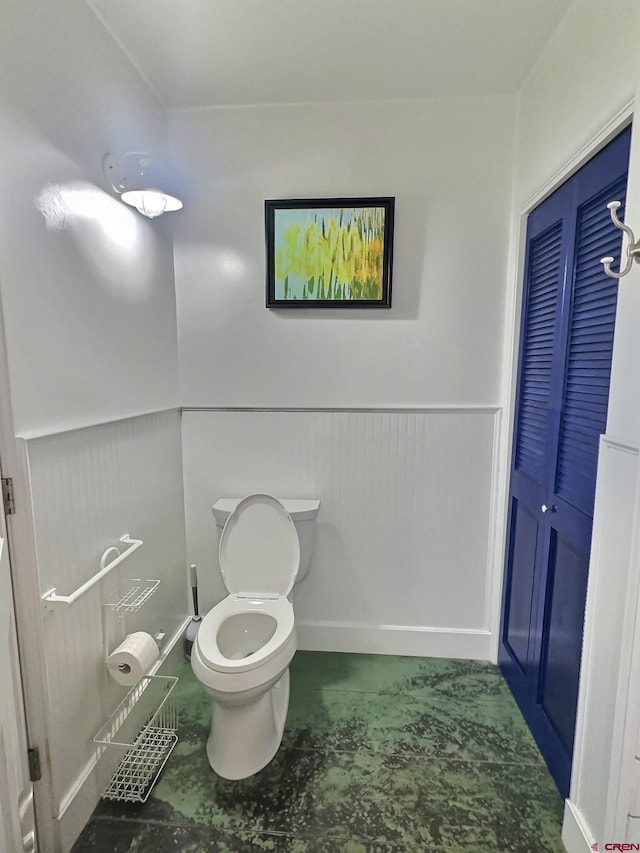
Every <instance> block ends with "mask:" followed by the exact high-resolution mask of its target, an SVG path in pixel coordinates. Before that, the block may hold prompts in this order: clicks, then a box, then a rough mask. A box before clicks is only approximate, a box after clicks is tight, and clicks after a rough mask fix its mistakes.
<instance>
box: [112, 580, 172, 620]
mask: <svg viewBox="0 0 640 853" xmlns="http://www.w3.org/2000/svg"><path fill="white" fill-rule="evenodd" d="M159 585H160V581H159V580H154V579H151V578H149V579H147V580H142V579H141V578H129V580H127V581H125V582H124V583H122V584H120V586H119V587H118V588H117V589H116V590H114V592H113V593H112V594H111V595H110V596H109V598H110V600H109V601H105V602H103V604H104V606H105V607H107V608H109V610H112V611H113V612H114V613H117V614H118V615H124V614H125V613H134V612H136V611H137V610H140V608H141V607H143V606H144V605H145V604H146V603H147V601H148V600H149V599H150V598H151V596H152V595H153V593H154V592H155V591H156V589H157V588H158V587H159Z"/></svg>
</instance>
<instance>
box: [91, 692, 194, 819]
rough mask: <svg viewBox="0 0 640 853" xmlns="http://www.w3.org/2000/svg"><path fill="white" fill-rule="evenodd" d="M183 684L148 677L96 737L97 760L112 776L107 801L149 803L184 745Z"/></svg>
mask: <svg viewBox="0 0 640 853" xmlns="http://www.w3.org/2000/svg"><path fill="white" fill-rule="evenodd" d="M177 681H178V679H177V678H175V677H172V676H165V675H145V676H144V677H143V678H142V679H141V680H140V681H139V682H138V684H136V685H135V687H133V688H132V689H131V690H130V691H129V693H128V694H127V695H126V696H125V698H124V699H123V700H122V702H121V703H120V704H119V705H118V707H117V708H116V710H115V711H114V712H113V714H112V715H111V716H110V717H109V719H108V720H107V722H106V723H105V725H104V726H103V727H102V728H101V729H100V731H99V732H98V734H97V735H96V736H95V737H94V741H95V743H96V744H97V749H96V754H97V758H98V759H100V760H101V762H102V763H103V764H106V765H107V768H108V769H109V770H110V769H111V767H112V766H113V765H114V764H115V762H116V760H117V759H119V763H118V765H117V768H116V770H115V772H114V773H113V775H112V776H111V778H110V780H109V781H108V782H107V784H106V787H105V789H104V792H103V794H102V797H103V799H107V800H120V801H124V802H129V803H144V802H146V800H147V797H148V796H149V793H150V792H151V789H152V788H153V786H154V784H155V782H156V780H157V778H158V776H159V775H160V772H161V770H162V768H163V767H164V765H165V764H166V762H167V759H168V758H169V755H170V754H171V751H172V749H173V748H174V746H175V745H176V743H177V741H178V735H177V734H176V728H177V712H176V707H175V703H174V700H173V696H172V695H171V694H172V691H173V688H174V687H175V685H176V683H177Z"/></svg>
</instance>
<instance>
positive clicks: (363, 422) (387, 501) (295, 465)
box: [183, 408, 498, 658]
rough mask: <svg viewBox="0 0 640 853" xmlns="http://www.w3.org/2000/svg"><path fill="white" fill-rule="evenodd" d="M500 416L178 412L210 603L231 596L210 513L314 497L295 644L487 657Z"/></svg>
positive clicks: (192, 526)
mask: <svg viewBox="0 0 640 853" xmlns="http://www.w3.org/2000/svg"><path fill="white" fill-rule="evenodd" d="M497 423H498V414H497V412H496V410H495V409H492V408H482V409H430V410H405V411H322V410H320V411H277V410H274V411H264V410H259V411H254V410H225V411H221V410H186V411H184V412H183V461H184V475H185V502H186V527H187V550H188V559H189V561H190V562H195V563H196V564H197V566H198V576H199V579H200V589H201V596H200V597H201V602H202V605H203V607H204V608H205V609H207V608H209V607H210V606H212V605H213V604H214V603H216V602H217V601H219V600H220V599H222V598H223V597H224V596H225V595H226V591H225V589H224V586H223V584H222V581H221V579H220V574H219V569H218V560H217V543H218V540H217V534H216V529H215V524H214V520H213V516H212V513H211V505H212V504H213V503H214V501H215V500H216V499H217V498H218V497H235V496H243V495H245V494H248V493H250V492H258V491H264V492H268V493H271V494H274V495H276V496H277V497H292V498H295V497H309V498H319V499H320V500H321V502H322V503H321V508H320V513H319V516H318V522H317V540H316V548H315V553H314V557H313V562H312V566H311V570H310V573H309V576H308V578H307V579H306V580H305V581H304V582H303V583H302V584H301V585H300V586H299V587H297V588H296V589H295V592H294V603H295V608H296V619H297V625H298V638H299V645H300V647H301V648H309V649H336V650H342V651H363V652H364V651H368V652H389V653H395V654H425V655H449V654H452V655H455V656H457V657H477V658H487V657H489V655H490V642H489V640H490V632H489V630H488V624H489V621H488V614H487V590H488V589H490V588H491V583H490V582H489V581H490V580H491V578H490V575H491V573H493V572H494V571H495V570H496V569H495V566H494V562H495V558H494V555H493V551H494V549H493V541H492V530H491V527H492V524H493V513H492V502H493V488H494V479H495V471H494V467H495V462H494V442H495V438H496V435H495V433H496V430H497Z"/></svg>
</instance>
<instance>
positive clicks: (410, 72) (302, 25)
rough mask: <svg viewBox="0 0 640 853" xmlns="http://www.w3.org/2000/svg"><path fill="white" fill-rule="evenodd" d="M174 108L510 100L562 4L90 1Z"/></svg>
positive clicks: (553, 0)
mask: <svg viewBox="0 0 640 853" xmlns="http://www.w3.org/2000/svg"><path fill="white" fill-rule="evenodd" d="M87 2H88V3H89V5H90V6H91V7H92V8H93V9H94V10H95V12H96V13H97V15H98V16H99V18H100V19H101V20H102V22H103V23H104V24H105V26H106V27H107V28H108V29H109V30H110V32H111V33H112V34H113V36H114V37H115V39H116V40H117V41H118V42H119V44H120V45H121V47H122V48H123V49H124V50H125V52H126V53H127V54H128V56H129V57H130V58H131V60H132V61H133V63H134V64H135V65H136V66H137V68H138V69H139V71H140V72H141V73H142V75H143V76H144V77H145V79H146V80H147V81H148V83H149V84H150V85H151V86H152V88H153V89H154V90H155V91H156V93H157V94H158V96H159V97H160V99H161V100H162V101H163V102H164V103H165V104H166V105H167V106H168V107H171V108H181V107H203V106H214V105H221V104H260V103H300V102H307V101H350V100H375V99H387V98H392V99H395V98H423V97H434V96H449V95H480V94H492V93H506V92H515V91H517V89H518V88H519V87H520V86H521V85H522V83H523V81H524V80H525V78H526V76H527V74H528V72H529V70H530V69H531V67H532V66H533V64H534V62H535V60H536V59H537V57H538V56H539V54H540V52H541V50H542V48H543V47H544V44H545V43H546V41H547V40H548V38H549V36H550V35H551V33H552V32H553V30H554V29H555V27H556V26H557V24H558V21H559V20H560V18H561V17H562V15H563V14H564V12H565V10H566V8H567V6H568V5H569V2H570V0H87Z"/></svg>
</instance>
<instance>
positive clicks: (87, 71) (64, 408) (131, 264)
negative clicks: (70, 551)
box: [0, 0, 178, 434]
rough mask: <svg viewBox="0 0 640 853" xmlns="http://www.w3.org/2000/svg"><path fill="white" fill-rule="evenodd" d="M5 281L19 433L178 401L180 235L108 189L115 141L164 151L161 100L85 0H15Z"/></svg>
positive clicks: (1, 235)
mask: <svg viewBox="0 0 640 853" xmlns="http://www.w3.org/2000/svg"><path fill="white" fill-rule="evenodd" d="M0 105H1V106H0V163H1V164H2V165H1V166H0V287H1V294H2V302H3V310H4V319H5V325H6V336H7V347H8V359H9V369H10V380H11V390H12V402H13V413H14V419H15V426H16V431H17V432H19V433H20V434H27V433H29V434H31V433H36V432H43V431H45V432H46V431H47V430H50V429H53V430H55V429H59V428H62V427H68V426H74V425H79V424H81V425H83V424H85V423H95V422H99V421H102V420H107V419H109V418H116V417H121V416H124V415H130V414H133V413H139V412H146V411H150V410H155V409H162V408H167V407H171V406H175V405H176V404H177V397H178V392H177V355H176V328H175V299H174V290H173V267H172V254H171V240H170V232H169V231H168V228H170V226H167V224H166V223H163V222H162V220H161V221H160V222H154V223H151V222H149V221H148V220H144V219H143V218H142V217H140V216H139V215H138V214H137V213H136V212H135V211H133V210H131V209H128V208H127V207H126V206H125V205H123V204H121V203H120V202H119V201H117V200H116V198H114V196H113V193H111V192H108V191H107V190H106V188H105V181H104V178H103V175H102V166H101V162H102V157H103V155H104V154H106V153H107V152H112V153H116V154H121V153H123V152H124V151H130V150H132V149H134V150H139V149H140V148H143V149H144V148H146V147H148V148H150V149H152V150H153V151H155V152H158V153H159V154H162V153H163V152H164V151H165V149H166V121H165V118H164V114H163V111H162V109H161V108H160V106H159V104H158V103H157V102H156V101H155V99H154V98H153V96H152V95H151V93H150V92H149V91H148V90H147V89H146V88H145V86H144V85H143V83H142V82H141V80H140V78H139V76H138V75H137V73H136V72H135V71H134V70H133V68H132V67H131V65H130V64H129V63H128V61H127V60H126V59H125V58H124V57H123V55H122V53H121V51H119V49H118V48H117V46H116V44H115V42H113V40H112V39H111V38H110V37H109V36H107V34H106V32H105V31H104V29H103V28H102V26H101V25H100V24H99V22H98V20H97V19H96V17H95V15H94V13H93V12H92V11H90V9H89V7H88V6H87V5H86V3H84V2H80V0H59V1H58V0H57V2H56V3H42V2H37V0H6V2H3V4H2V27H0Z"/></svg>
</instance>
